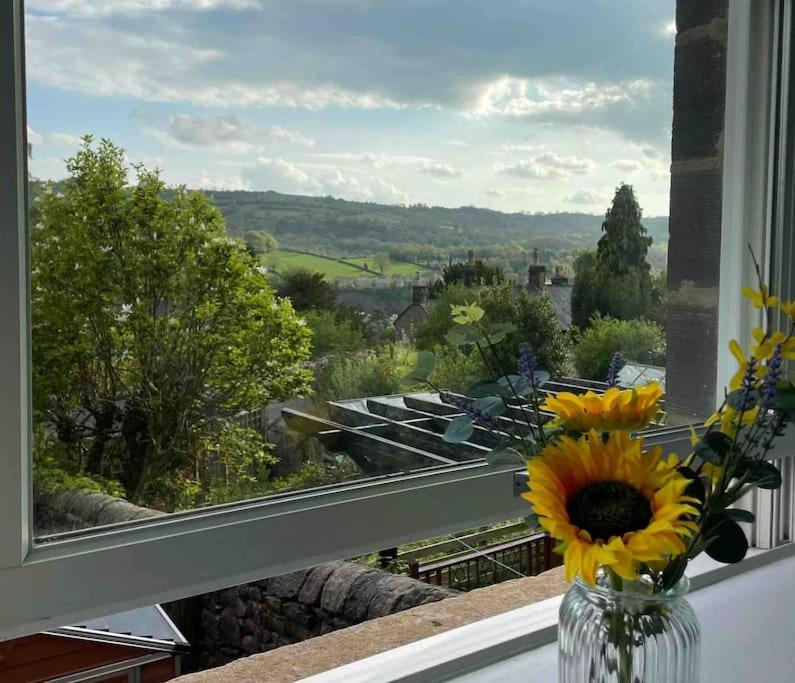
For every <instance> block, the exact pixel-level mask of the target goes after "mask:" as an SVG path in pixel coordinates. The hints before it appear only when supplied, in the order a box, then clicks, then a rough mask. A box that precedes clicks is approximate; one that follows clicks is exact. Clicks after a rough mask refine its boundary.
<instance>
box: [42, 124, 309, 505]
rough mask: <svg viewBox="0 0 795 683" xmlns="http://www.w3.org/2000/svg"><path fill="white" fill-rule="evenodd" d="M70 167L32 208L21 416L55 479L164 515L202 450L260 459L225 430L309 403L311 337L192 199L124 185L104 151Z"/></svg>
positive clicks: (85, 152)
mask: <svg viewBox="0 0 795 683" xmlns="http://www.w3.org/2000/svg"><path fill="white" fill-rule="evenodd" d="M67 169H68V172H69V178H68V179H67V180H66V181H65V182H64V183H63V184H61V185H60V187H59V188H58V190H57V191H56V189H55V188H54V187H52V186H48V187H46V188H45V189H44V191H43V192H42V194H41V195H40V196H39V198H38V200H37V201H36V202H35V204H34V205H33V207H32V219H33V220H32V225H33V228H32V230H31V258H32V265H33V269H32V283H31V284H32V287H31V289H32V339H33V380H34V381H33V387H34V418H35V420H36V423H37V424H38V425H42V426H43V428H44V429H45V431H46V432H47V433H48V434H50V435H52V438H53V439H54V440H55V441H56V442H57V445H58V448H57V452H58V457H59V459H60V460H61V464H62V465H63V469H64V470H65V471H68V472H71V473H73V474H74V475H76V476H77V475H86V476H89V477H95V478H97V479H98V480H101V479H103V478H110V477H112V478H116V479H118V480H119V481H120V482H121V484H122V486H123V487H124V491H125V493H126V496H127V497H128V498H129V499H130V500H132V501H133V502H136V503H139V504H153V503H156V502H159V503H158V504H160V505H162V506H163V507H166V508H173V507H174V505H175V500H177V498H178V497H179V495H180V482H183V483H184V482H186V481H188V480H189V479H190V477H191V476H192V474H191V473H192V472H193V471H194V468H195V467H196V465H197V463H198V462H199V461H200V460H201V459H202V458H203V457H206V456H207V453H208V448H209V445H208V444H217V443H219V442H223V444H224V446H223V449H224V450H225V451H228V453H229V454H234V453H235V452H237V451H238V450H241V451H246V449H248V450H249V451H251V450H252V449H253V450H254V451H257V450H258V449H259V450H262V444H261V440H260V438H259V436H258V435H256V434H253V433H247V432H244V431H243V430H230V420H231V418H232V417H233V416H234V415H235V414H237V413H238V412H239V411H241V410H245V409H253V408H258V407H260V406H262V405H263V404H265V403H267V402H268V401H270V400H281V399H284V398H287V397H289V396H294V395H296V394H297V393H302V392H305V391H307V390H308V385H309V380H310V379H311V375H310V373H309V372H308V371H307V370H305V369H304V368H303V367H302V361H304V360H305V359H307V358H308V357H309V340H310V332H309V330H308V329H307V328H306V327H305V326H304V325H303V324H302V322H301V321H300V319H299V318H298V317H297V316H296V315H295V313H294V311H293V308H292V306H291V305H290V302H289V301H286V300H282V299H277V298H276V297H275V296H274V293H273V291H272V289H271V288H270V286H269V284H268V280H267V278H266V277H265V275H264V274H263V273H262V272H261V271H260V267H259V266H258V264H257V262H256V260H255V259H253V258H252V257H251V256H250V255H249V254H248V253H247V251H246V249H245V247H244V245H243V244H242V243H241V242H238V241H236V240H231V239H229V238H228V237H227V235H226V231H225V228H224V223H223V219H222V217H221V215H220V213H219V212H218V211H217V210H216V209H215V208H214V207H213V206H212V205H211V204H210V203H209V201H208V200H207V199H206V198H205V197H204V196H203V195H201V194H197V193H191V192H188V191H186V190H185V189H184V188H179V189H177V190H173V191H171V192H169V195H168V198H165V197H164V190H165V187H164V183H163V181H162V180H161V179H160V177H159V175H158V172H152V171H148V170H146V169H145V168H144V167H143V166H135V167H134V169H135V173H136V176H137V178H136V180H135V182H134V183H133V184H132V185H130V184H129V183H130V177H129V169H128V167H127V165H126V163H125V161H124V151H123V150H122V149H120V148H118V147H116V146H115V145H113V144H112V143H111V142H109V141H107V140H102V141H101V142H100V143H99V144H98V145H94V143H93V140H92V139H91V138H90V137H87V138H85V139H84V142H83V145H82V147H81V148H80V149H79V151H78V152H77V153H76V155H75V156H74V157H73V158H72V159H69V160H68V161H67ZM222 436H223V439H222V438H221V437H222ZM233 437H235V438H233ZM235 439H236V443H235V445H234V446H233V445H231V443H232V441H235ZM243 447H245V448H243ZM53 452H55V451H53ZM230 457H231V456H230Z"/></svg>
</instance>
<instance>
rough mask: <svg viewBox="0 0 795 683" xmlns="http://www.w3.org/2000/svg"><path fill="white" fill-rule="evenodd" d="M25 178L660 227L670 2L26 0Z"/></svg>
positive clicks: (666, 157)
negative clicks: (79, 162) (654, 218)
mask: <svg viewBox="0 0 795 683" xmlns="http://www.w3.org/2000/svg"><path fill="white" fill-rule="evenodd" d="M26 6H27V18H26V34H27V74H28V121H29V141H30V142H32V143H33V159H32V162H31V172H32V173H33V175H34V176H36V177H39V178H59V177H62V176H63V175H64V163H63V160H64V158H66V157H68V156H69V155H70V154H71V153H73V152H74V150H75V148H76V145H77V143H78V140H79V136H80V135H83V134H85V133H91V134H93V135H95V136H97V137H109V138H111V139H112V140H113V141H115V142H117V143H118V144H120V145H122V146H123V147H124V148H125V149H126V150H127V154H128V156H129V158H130V160H131V161H136V162H143V163H145V164H146V165H149V166H153V167H154V166H157V167H159V168H161V169H162V170H163V176H164V178H165V179H166V181H167V182H169V183H172V184H186V185H188V186H189V187H196V188H198V187H202V188H206V189H250V190H268V189H273V190H277V191H280V192H292V193H297V194H316V195H325V194H331V195H334V196H338V197H345V198H348V199H355V200H365V201H368V200H369V201H378V202H386V203H414V202H423V203H427V204H439V205H444V206H461V205H468V204H473V205H476V206H491V207H492V208H495V209H500V210H504V211H530V212H535V211H561V210H564V211H585V212H589V213H601V212H603V211H604V209H605V208H606V206H607V203H608V202H609V200H610V197H611V196H612V191H613V189H614V187H615V186H616V185H617V184H618V183H619V182H622V181H624V182H630V183H632V184H634V185H635V187H636V190H637V193H638V197H639V200H640V202H641V205H642V206H643V207H644V210H645V212H646V213H647V214H648V215H659V214H667V212H668V190H669V174H668V168H669V163H670V129H671V106H672V105H671V87H672V70H673V42H674V32H673V16H674V0H556V1H555V2H551V1H550V0H27V3H26Z"/></svg>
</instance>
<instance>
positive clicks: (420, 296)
mask: <svg viewBox="0 0 795 683" xmlns="http://www.w3.org/2000/svg"><path fill="white" fill-rule="evenodd" d="M433 305H434V303H433V302H432V301H431V300H430V288H429V287H428V285H424V284H416V285H414V287H413V290H412V297H411V303H410V304H409V305H408V306H407V307H406V309H405V310H404V311H403V312H402V313H401V314H400V315H398V317H397V318H396V319H395V331H396V332H397V334H398V337H399V338H406V339H411V337H413V336H414V332H415V330H416V329H417V327H418V326H419V324H420V323H422V322H423V321H424V320H426V319H427V318H428V316H429V315H430V312H431V308H432V306H433Z"/></svg>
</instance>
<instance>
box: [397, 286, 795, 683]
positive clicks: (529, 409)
mask: <svg viewBox="0 0 795 683" xmlns="http://www.w3.org/2000/svg"><path fill="white" fill-rule="evenodd" d="M743 293H744V294H745V295H747V296H748V297H750V298H751V300H752V302H753V303H754V305H755V306H756V307H757V308H759V309H761V311H762V316H763V319H764V325H763V327H759V328H755V329H754V330H753V339H754V343H753V344H752V345H751V346H750V348H749V349H748V353H745V352H744V351H743V349H742V347H741V346H740V345H739V344H738V343H737V342H736V341H732V342H731V344H730V351H731V353H732V355H733V356H734V357H735V358H736V359H737V361H738V370H737V373H736V374H735V375H734V377H733V378H732V380H731V382H730V385H729V387H728V390H727V391H726V392H725V397H724V399H723V401H722V404H721V406H720V407H719V408H718V410H717V411H716V412H715V414H714V415H712V416H711V417H710V418H709V419H708V420H707V421H706V422H705V425H704V428H703V430H699V432H700V433H699V432H697V431H696V430H695V429H693V428H692V427H691V439H690V442H691V446H692V448H691V449H690V452H689V453H687V454H685V455H683V456H679V455H677V454H674V453H668V454H666V453H664V450H663V448H662V447H661V446H659V445H657V446H651V447H648V446H647V445H646V444H645V443H644V437H643V435H642V434H641V433H640V432H641V430H643V429H644V428H646V427H648V426H649V425H650V424H653V423H654V422H655V421H656V420H658V419H659V418H660V416H661V412H662V411H661V401H662V398H663V391H662V389H661V387H660V386H659V384H657V383H652V384H649V385H648V386H645V387H641V388H632V389H624V390H622V389H620V388H618V387H617V386H611V387H610V388H609V389H607V390H606V391H605V392H604V393H602V394H597V393H595V392H592V391H588V392H586V393H584V394H579V395H578V394H574V393H569V392H558V393H555V392H552V391H546V390H545V389H544V386H545V384H546V383H547V382H548V381H549V376H548V375H547V374H546V373H545V372H543V371H542V370H541V369H540V368H538V367H537V363H536V359H535V357H534V355H533V352H532V349H530V348H529V347H528V346H526V345H525V346H523V347H522V348H521V349H520V351H519V362H518V368H517V370H516V372H515V373H510V372H508V371H507V370H508V369H507V354H506V353H505V351H504V350H501V348H500V343H501V342H502V341H503V340H504V339H505V338H506V336H507V335H508V334H510V332H512V331H513V328H512V326H510V325H506V324H500V323H497V324H494V323H486V322H485V321H484V314H485V312H484V311H483V310H482V309H481V308H479V307H478V306H475V305H465V306H458V307H453V317H454V322H455V323H456V325H455V327H454V328H453V329H452V330H451V331H450V333H449V334H448V340H450V341H451V342H452V343H456V344H461V345H464V344H470V345H473V346H475V347H476V348H477V349H478V352H479V353H481V354H482V355H483V359H484V362H485V364H486V367H488V368H489V369H490V371H491V377H490V378H489V379H487V380H483V381H482V382H478V383H477V384H475V385H474V386H473V387H471V388H470V389H469V390H468V391H467V392H466V396H461V395H451V394H449V393H447V392H444V391H442V390H441V389H439V388H438V387H435V386H434V385H433V383H432V382H430V381H429V377H430V375H431V372H432V370H433V362H434V358H433V355H432V354H427V353H425V354H420V358H419V361H418V365H417V368H415V370H414V372H413V373H412V375H411V376H412V377H413V378H414V379H415V380H422V381H426V382H428V383H429V384H430V385H431V386H432V387H433V388H435V389H437V390H439V392H440V397H441V400H442V401H445V402H448V403H450V404H453V405H455V406H456V407H458V409H459V410H460V411H461V413H462V415H460V416H459V417H457V418H455V419H454V420H452V421H451V423H450V425H449V426H448V428H447V431H446V432H445V436H444V438H445V439H446V440H447V441H450V442H461V441H465V440H468V439H469V438H470V437H471V435H472V433H473V431H474V430H475V429H485V430H488V431H489V432H491V433H492V434H493V435H495V436H496V437H497V445H496V446H495V448H494V449H493V450H492V451H491V452H490V453H489V454H488V456H487V461H488V462H490V463H492V464H495V465H505V464H511V463H516V464H519V463H520V462H521V463H522V464H523V465H525V464H526V467H527V471H528V474H529V482H528V491H527V492H526V493H524V494H523V497H524V498H525V499H526V500H527V501H528V503H530V505H531V506H532V515H530V516H529V517H528V523H529V524H530V525H531V526H540V527H542V528H543V529H545V530H546V531H547V532H548V533H549V534H550V535H551V536H552V537H553V538H554V539H556V540H557V546H556V548H555V550H556V551H557V552H559V553H562V555H563V561H564V565H565V571H566V576H567V579H568V580H569V581H573V582H574V583H573V585H572V587H571V588H570V590H569V592H568V593H567V595H566V597H565V598H564V601H563V603H562V606H561V617H560V630H559V648H560V680H561V681H563V682H564V683H565V682H569V683H575V682H576V683H579V682H581V681H618V682H624V681H626V682H627V683H629V682H635V681H644V682H646V683H651V682H653V681H670V682H671V683H687V682H688V681H697V680H698V648H699V639H700V635H699V626H698V621H697V619H696V617H695V615H694V614H693V611H692V609H691V608H690V606H689V604H688V603H687V602H686V600H685V599H684V594H685V593H686V591H687V578H686V577H685V572H686V570H687V566H688V563H689V561H690V560H692V559H693V558H695V557H696V556H698V555H699V554H700V553H702V552H705V553H706V554H707V555H709V556H710V557H711V558H713V559H714V560H717V561H719V562H723V563H735V562H739V561H740V560H742V559H743V558H744V557H745V554H746V551H747V549H748V541H747V538H746V534H745V532H744V531H743V529H742V527H741V526H740V525H741V524H742V523H752V522H753V521H754V515H753V513H752V512H750V511H748V510H745V509H742V508H741V507H737V505H738V504H739V503H741V502H742V499H743V497H744V496H745V495H746V494H747V493H748V492H749V491H751V490H752V489H754V488H761V489H777V488H778V487H779V486H780V485H781V475H780V473H779V471H778V470H777V468H776V467H775V466H774V465H773V464H771V463H770V462H769V461H768V456H769V453H770V450H771V449H772V448H773V447H774V443H775V440H776V438H777V437H779V436H781V435H782V434H783V432H784V429H785V426H786V423H787V420H788V419H789V418H790V417H791V416H792V415H793V413H795V387H793V383H792V381H791V380H790V379H788V378H786V377H785V375H784V362H785V361H786V360H793V359H795V336H794V334H793V333H794V332H795V302H789V303H787V302H782V301H780V300H778V299H777V298H776V297H774V296H772V295H771V294H770V293H769V292H768V289H767V287H766V286H764V285H763V284H762V283H761V279H760V284H759V289H758V290H743ZM779 319H786V321H787V322H786V326H785V329H783V330H782V329H775V326H774V322H775V321H776V320H779ZM618 366H619V359H618V357H616V358H614V362H613V363H611V377H610V378H608V380H609V383H611V384H615V379H616V374H617V369H618Z"/></svg>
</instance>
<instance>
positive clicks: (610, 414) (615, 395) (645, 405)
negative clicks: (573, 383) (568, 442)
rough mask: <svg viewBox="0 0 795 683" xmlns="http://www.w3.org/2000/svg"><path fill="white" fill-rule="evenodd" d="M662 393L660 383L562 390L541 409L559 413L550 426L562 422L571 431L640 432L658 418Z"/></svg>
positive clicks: (549, 398) (550, 397) (551, 397)
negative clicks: (601, 389) (573, 391)
mask: <svg viewBox="0 0 795 683" xmlns="http://www.w3.org/2000/svg"><path fill="white" fill-rule="evenodd" d="M662 395H663V390H662V387H660V385H659V383H658V382H652V383H651V384H648V385H646V386H645V387H639V388H636V389H624V390H621V389H619V388H618V387H612V388H610V389H608V390H607V391H606V392H605V393H604V394H601V395H600V394H595V393H594V392H593V391H589V392H587V393H586V394H581V395H577V394H571V393H569V392H567V391H562V392H560V393H558V394H557V395H555V396H549V397H547V400H546V401H545V402H544V404H543V405H542V406H541V408H542V409H543V410H548V411H550V412H552V413H555V415H557V418H556V419H555V420H553V421H552V422H551V423H550V424H551V426H557V425H562V426H563V427H564V428H565V429H566V430H568V431H570V432H581V433H586V432H589V431H591V430H592V429H593V430H596V431H597V432H610V431H614V430H619V429H623V430H628V431H637V430H639V429H643V428H644V427H646V426H647V425H648V424H649V422H651V421H652V420H653V419H654V418H655V417H657V415H658V414H659V412H660V398H662Z"/></svg>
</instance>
